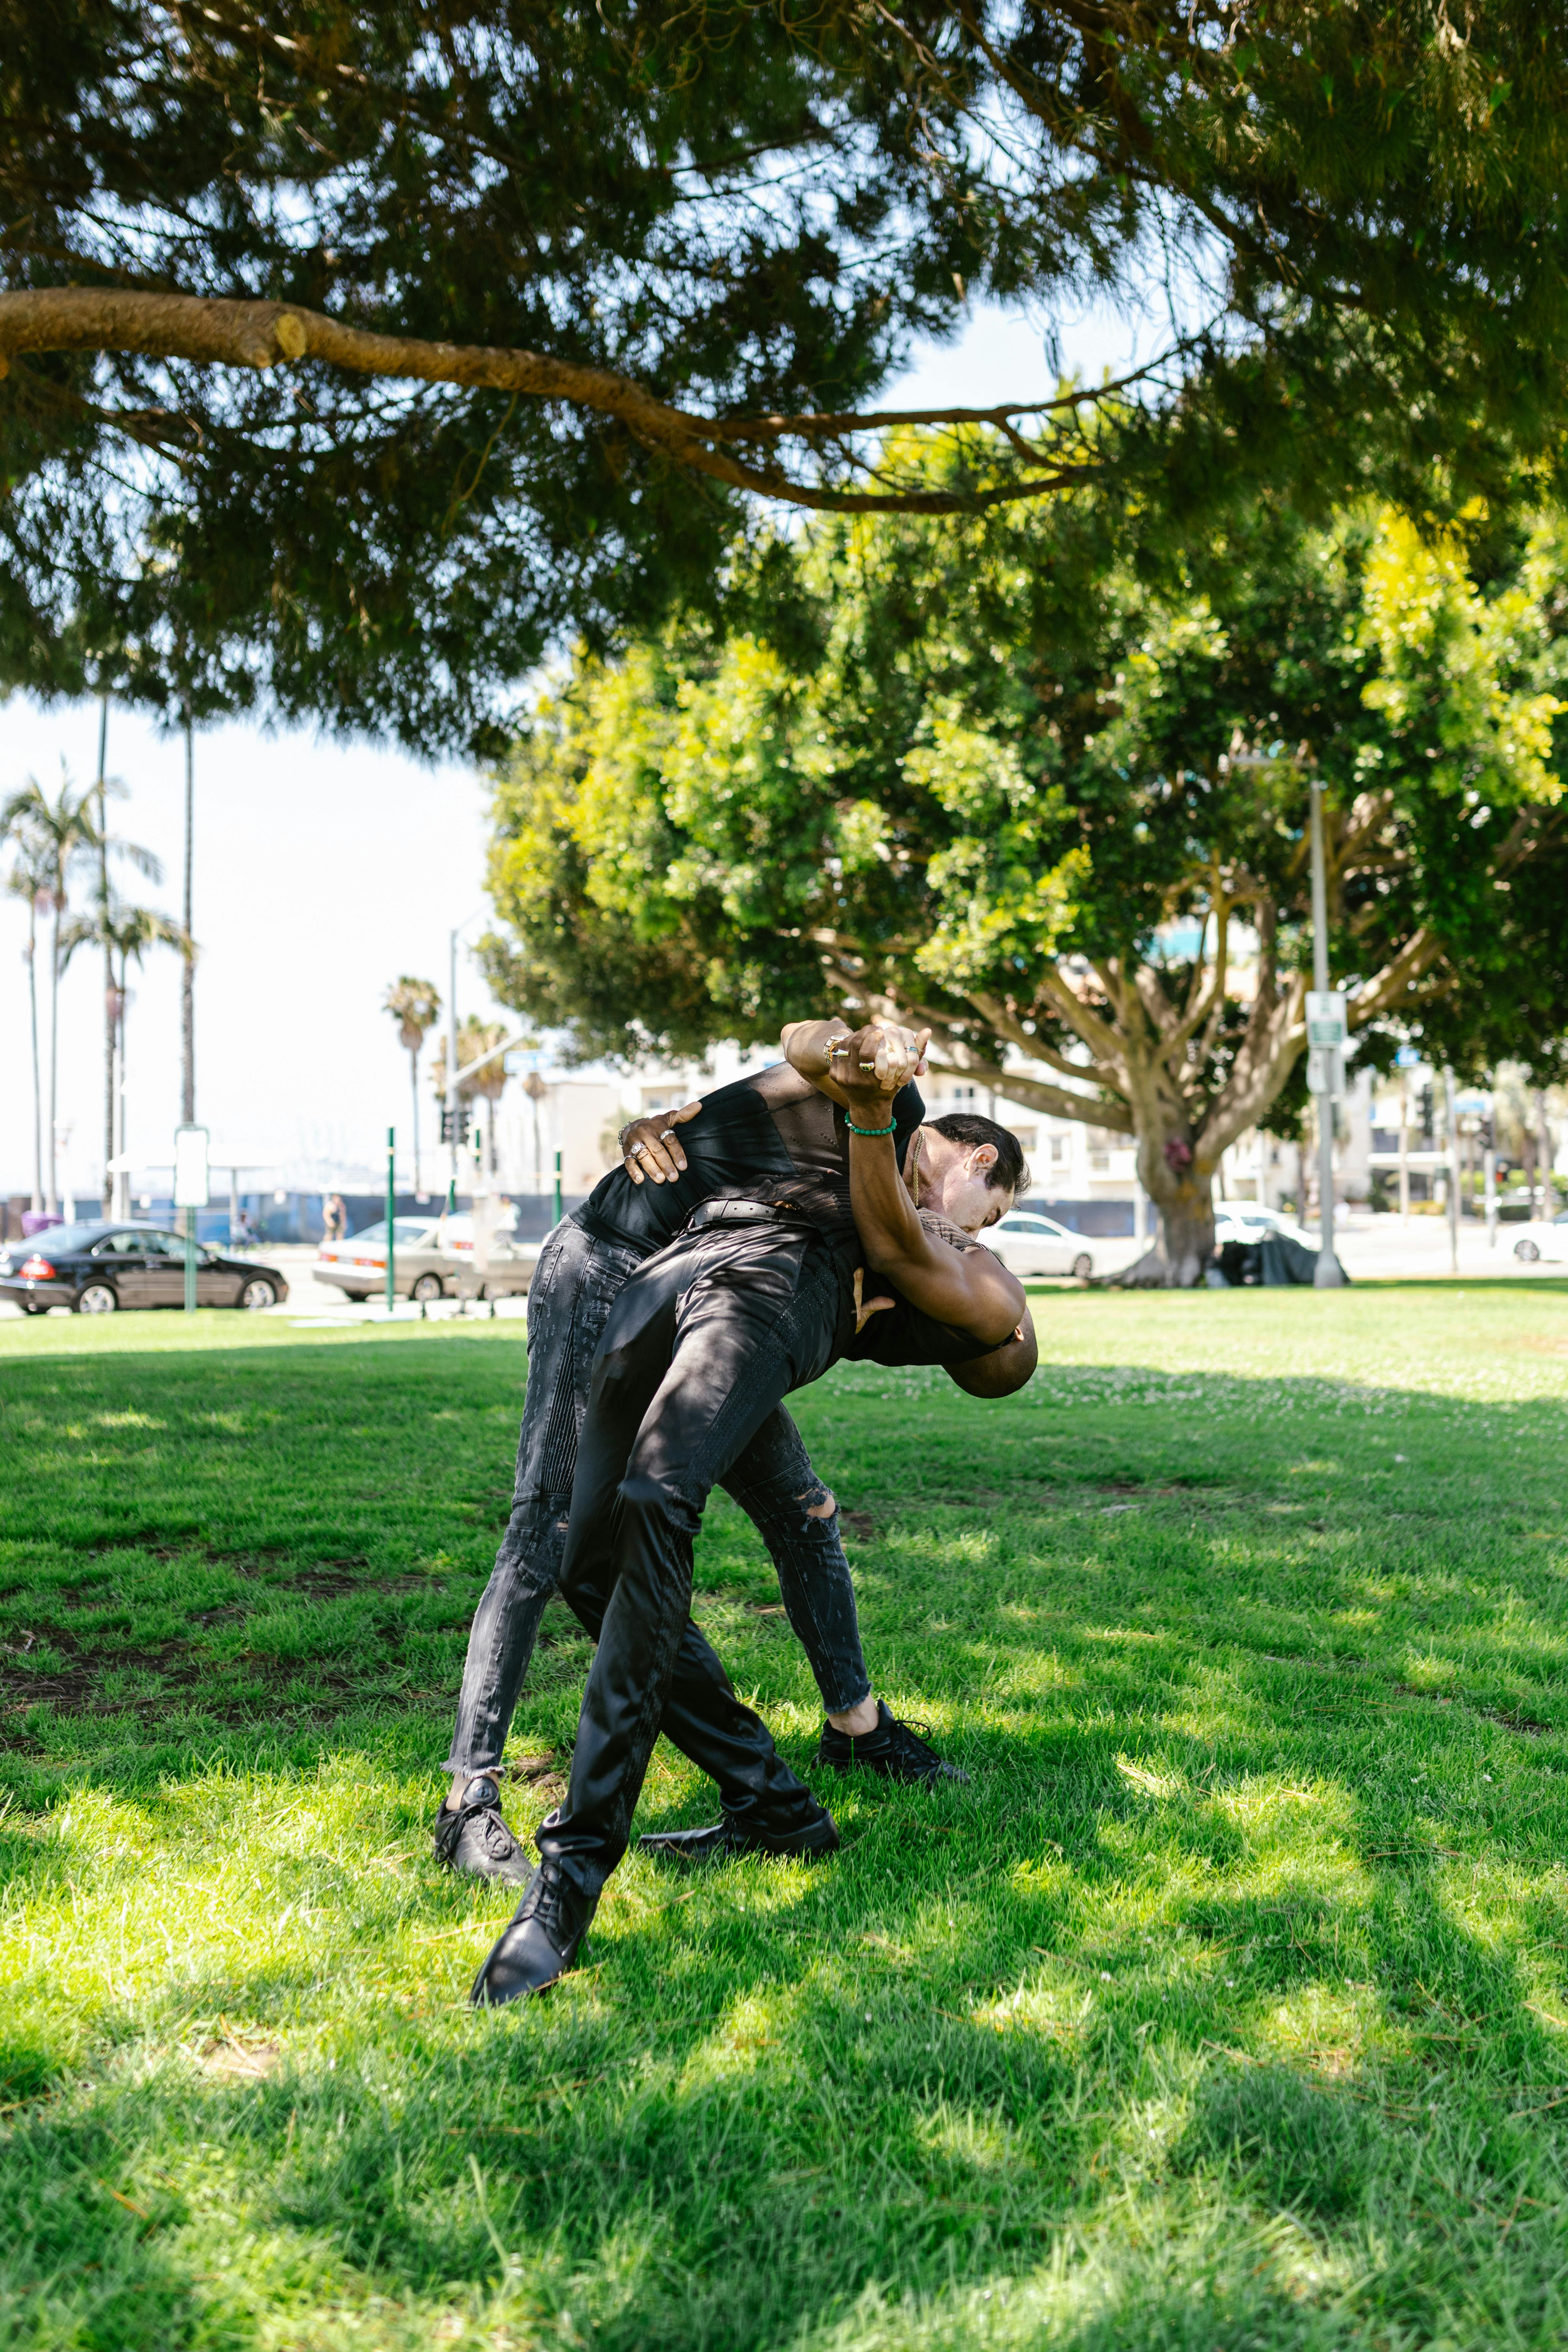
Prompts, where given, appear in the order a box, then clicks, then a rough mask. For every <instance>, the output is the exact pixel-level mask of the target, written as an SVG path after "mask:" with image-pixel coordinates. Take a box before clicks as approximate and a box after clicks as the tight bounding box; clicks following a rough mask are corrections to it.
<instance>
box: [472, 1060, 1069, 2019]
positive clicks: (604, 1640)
mask: <svg viewBox="0 0 1568 2352" xmlns="http://www.w3.org/2000/svg"><path fill="white" fill-rule="evenodd" d="M923 1042H924V1041H923V1038H921V1039H915V1038H912V1037H911V1036H910V1034H909V1033H908V1032H897V1031H890V1032H885V1031H879V1030H870V1031H867V1032H865V1033H863V1034H861V1035H860V1036H859V1037H857V1038H853V1039H852V1038H850V1037H849V1036H848V1035H847V1033H846V1032H844V1030H843V1027H842V1024H837V1023H833V1024H810V1026H809V1027H808V1028H805V1029H802V1028H796V1029H795V1031H793V1032H786V1052H787V1053H788V1055H789V1057H790V1061H791V1063H792V1064H794V1065H795V1072H794V1073H792V1072H791V1071H790V1070H784V1069H781V1070H776V1071H772V1072H767V1073H764V1078H765V1080H766V1081H767V1082H768V1083H767V1098H768V1100H769V1103H770V1108H771V1112H772V1115H773V1118H775V1120H778V1121H781V1122H783V1123H784V1124H785V1125H786V1126H787V1129H788V1132H789V1138H790V1150H789V1157H790V1159H791V1161H792V1163H793V1164H792V1169H791V1172H790V1174H789V1175H788V1176H784V1174H783V1173H782V1172H781V1173H780V1174H779V1175H776V1176H773V1177H769V1178H764V1179H761V1180H758V1181H753V1182H752V1184H751V1185H749V1186H748V1187H747V1188H746V1189H745V1191H744V1192H742V1191H740V1190H739V1189H736V1190H734V1191H731V1192H730V1193H729V1194H728V1195H727V1196H726V1197H723V1198H716V1199H712V1200H710V1201H709V1202H705V1203H704V1204H703V1205H702V1206H701V1207H700V1208H699V1209H698V1210H697V1211H696V1213H694V1215H693V1216H692V1218H691V1220H690V1222H689V1226H688V1228H687V1230H686V1232H685V1233H683V1234H681V1235H680V1237H679V1239H678V1240H676V1241H675V1242H673V1243H671V1244H670V1245H669V1246H668V1248H666V1249H665V1250H664V1251H663V1252H661V1253H660V1254H659V1255H658V1257H656V1258H653V1259H650V1260H649V1261H648V1263H647V1265H644V1266H643V1267H641V1268H640V1269H639V1270H638V1271H637V1273H636V1274H635V1275H634V1276H632V1277H631V1279H630V1280H629V1281H628V1282H627V1283H626V1286H625V1287H624V1288H623V1290H622V1291H621V1293H620V1296H619V1297H618V1298H617V1299H616V1304H615V1307H613V1309H612V1311H611V1314H610V1316H609V1318H608V1321H607V1323H606V1325H605V1335H604V1339H603V1340H602V1342H601V1344H600V1348H599V1352H598V1357H597V1360H596V1361H595V1368H594V1375H593V1382H592V1388H591V1391H590V1402H589V1412H588V1417H587V1421H586V1423H585V1425H584V1432H583V1439H582V1445H581V1451H580V1454H579V1460H578V1467H577V1475H576V1479H575V1481H574V1486H573V1493H572V1503H571V1511H570V1525H569V1529H568V1534H567V1540H566V1549H565V1556H564V1559H563V1567H562V1591H563V1596H564V1597H565V1598H566V1599H567V1600H568V1601H571V1603H572V1605H573V1606H574V1608H576V1609H577V1610H578V1613H579V1614H580V1615H582V1616H583V1617H584V1622H588V1621H590V1620H591V1619H593V1618H595V1617H596V1618H597V1619H598V1621H599V1622H598V1625H597V1632H598V1648H597V1651H596V1653H595V1660H594V1665H593V1669H592V1672H591V1673H590V1675H589V1678H588V1685H587V1690H586V1693H585V1695H584V1702H583V1708H582V1714H581V1717H580V1718H579V1723H578V1729H577V1739H576V1745H575V1748H574V1755H573V1762H572V1778H571V1785H570V1788H569V1790H568V1792H567V1797H566V1801H565V1803H564V1804H563V1806H562V1807H561V1808H560V1809H559V1810H558V1811H556V1812H553V1813H552V1814H551V1815H550V1816H549V1817H548V1818H547V1819H546V1821H545V1822H543V1823H542V1826H541V1828H540V1830H539V1832H538V1837H537V1843H538V1846H539V1850H540V1853H541V1855H542V1861H541V1863H540V1865H539V1867H538V1869H537V1870H536V1871H535V1873H534V1874H533V1877H532V1879H531V1882H530V1884H529V1886H528V1888H527V1891H526V1892H525V1894H524V1895H523V1898H522V1900H521V1903H520V1905H519V1906H518V1909H517V1912H516V1915H515V1916H514V1917H513V1919H512V1921H511V1923H510V1926H509V1927H508V1928H507V1929H506V1931H505V1932H504V1934H503V1935H502V1936H501V1937H500V1940H499V1942H498V1943H497V1945H496V1946H495V1948H494V1949H493V1950H492V1951H491V1953H490V1955H489V1958H488V1959H487V1960H486V1962H485V1965H484V1967H483V1968H482V1969H481V1970H480V1972H479V1980H478V1982H477V1983H476V1985H475V1989H474V1999H475V2000H476V2001H477V2002H486V2003H491V2004H494V2003H498V2002H502V2001H508V2000H515V1999H517V1998H518V1997H519V1996H520V1995H522V1994H525V1993H529V1992H533V1991H539V1990H542V1989H543V1988H544V1987H545V1986H547V1985H549V1984H552V1983H553V1982H554V1981H555V1980H556V1979H557V1978H558V1977H560V1976H561V1975H563V1973H564V1972H565V1970H566V1969H569V1968H571V1967H572V1966H573V1964H574V1959H575V1958H576V1954H577V1950H578V1948H579V1946H580V1944H581V1942H582V1938H583V1936H584V1933H585V1932H586V1929H587V1927H588V1923H589V1921H590V1920H591V1918H592V1916H593V1914H594V1911H595V1906H596V1904H597V1901H598V1897H599V1894H600V1891H601V1889H602V1887H603V1885H604V1883H605V1879H606V1878H607V1877H608V1875H609V1874H610V1872H611V1871H612V1870H613V1869H614V1868H615V1866H616V1863H617V1862H618V1861H619V1860H620V1858H621V1855H622V1854H623V1853H625V1851H626V1839H627V1836H628V1833H629V1830H630V1824H631V1818H632V1813H633V1810H634V1808H635V1806H636V1803H637V1797H638V1794H639V1793H640V1790H641V1788H642V1783H643V1780H644V1777H645V1775H646V1772H647V1763H648V1759H649V1757H650V1755H651V1753H652V1749H653V1744H654V1741H655V1739H656V1738H657V1737H658V1732H659V1730H660V1729H661V1727H662V1728H663V1729H664V1730H665V1731H666V1732H667V1733H668V1734H669V1735H670V1736H672V1737H676V1738H677V1743H678V1745H679V1746H681V1747H682V1748H686V1749H687V1752H688V1753H693V1752H694V1750H693V1748H692V1747H691V1744H690V1741H689V1738H687V1737H686V1736H685V1731H686V1728H687V1726H686V1725H685V1724H684V1723H683V1725H682V1727H681V1730H680V1732H679V1734H678V1733H677V1731H676V1729H675V1726H674V1724H673V1722H672V1709H671V1706H670V1702H671V1700H672V1698H674V1699H675V1700H676V1701H677V1703H678V1706H680V1705H683V1704H684V1700H683V1695H682V1690H681V1674H682V1660H683V1658H684V1657H685V1655H686V1654H687V1653H688V1651H689V1646H690V1643H691V1642H692V1640H693V1637H694V1629H693V1628H692V1627H691V1625H690V1622H689V1602H690V1593H691V1559H692V1545H693V1540H694V1538H695V1536H696V1533H697V1529H698V1527H699V1526H700V1520H701V1513H702V1508H703V1505H704V1503H705V1501H706V1499H707V1496H708V1494H709V1492H710V1489H711V1487H712V1486H713V1484H714V1483H715V1481H716V1479H718V1478H719V1477H720V1476H721V1475H722V1474H723V1472H724V1471H725V1469H726V1468H727V1467H728V1466H729V1465H730V1463H731V1462H732V1461H733V1460H734V1458H735V1457H736V1455H737V1454H738V1453H739V1452H740V1451H741V1449H742V1447H743V1446H744V1445H745V1444H746V1443H747V1441H748V1439H749V1438H750V1437H751V1435H752V1433H753V1432H754V1431H755V1430H756V1429H757V1428H758V1427H759V1426H760V1425H761V1423H762V1422H763V1420H764V1419H765V1418H766V1416H767V1415H768V1414H769V1413H770V1412H773V1411H774V1410H775V1409H776V1408H777V1406H778V1404H779V1402H780V1401H781V1400H782V1398H783V1397H784V1395H785V1394H787V1393H788V1391H790V1390H791V1389H794V1388H798V1387H800V1386H802V1385H804V1384H805V1382H807V1381H813V1380H816V1378H818V1377H819V1375H820V1374H821V1373H822V1372H823V1371H825V1370H826V1369H827V1367H828V1365H829V1364H831V1363H832V1362H834V1361H835V1360H837V1358H838V1357H839V1356H840V1355H841V1354H842V1353H843V1352H844V1351H845V1349H846V1347H847V1344H848V1342H849V1340H850V1339H851V1338H852V1336H853V1334H854V1331H855V1328H856V1323H857V1307H856V1290H857V1287H858V1285H857V1281H856V1276H857V1274H858V1269H859V1265H860V1259H861V1255H862V1245H863V1246H864V1255H865V1257H866V1260H867V1262H868V1264H869V1265H870V1266H871V1267H872V1268H873V1269H874V1270H875V1271H876V1272H878V1273H884V1274H886V1275H888V1276H889V1278H891V1279H892V1280H893V1281H894V1282H895V1283H896V1284H897V1286H898V1287H899V1289H900V1291H901V1292H902V1293H903V1294H904V1297H905V1299H906V1300H907V1301H908V1304H909V1308H910V1310H912V1311H913V1312H914V1313H916V1314H917V1315H920V1316H923V1317H924V1318H927V1319H928V1322H929V1326H930V1331H931V1333H933V1334H944V1335H945V1342H944V1349H943V1351H944V1352H945V1353H946V1355H947V1357H948V1359H949V1360H963V1359H964V1358H967V1359H969V1360H971V1361H973V1360H976V1359H986V1360H995V1359H996V1358H997V1357H998V1356H1011V1357H1012V1358H1014V1360H1015V1364H1016V1369H1015V1366H1014V1365H1009V1364H1004V1366H1003V1367H1002V1370H1001V1372H1000V1375H999V1377H998V1378H997V1379H996V1381H994V1385H993V1386H992V1392H993V1393H1005V1392H1006V1391H1007V1390H1008V1389H1009V1388H1011V1387H1016V1386H1021V1385H1022V1383H1023V1381H1025V1380H1026V1379H1027V1378H1028V1377H1029V1374H1030V1372H1031V1371H1032V1370H1033V1366H1034V1349H1033V1341H1032V1335H1031V1336H1030V1337H1029V1338H1027V1339H1026V1337H1025V1336H1024V1334H1025V1319H1026V1309H1025V1302H1024V1294H1023V1291H1022V1289H1021V1287H1020V1286H1019V1285H1018V1283H1017V1281H1016V1278H1015V1277H1014V1276H1012V1275H1010V1274H1009V1273H1008V1272H1007V1270H1006V1269H1005V1267H1004V1266H1003V1265H1001V1264H1000V1263H999V1262H998V1261H997V1260H996V1259H995V1258H994V1256H993V1255H992V1254H991V1253H990V1252H989V1251H988V1250H984V1249H981V1248H978V1247H976V1246H974V1245H973V1244H972V1242H971V1240H970V1234H971V1233H972V1232H973V1230H975V1229H977V1228H978V1227H979V1226H980V1225H981V1224H983V1223H987V1222H989V1214H988V1213H986V1212H985V1211H984V1210H983V1209H982V1210H981V1211H980V1213H978V1214H977V1213H976V1210H977V1207H978V1205H979V1204H978V1203H977V1202H975V1201H974V1200H973V1199H972V1198H968V1197H966V1196H965V1185H964V1182H963V1181H962V1180H959V1181H950V1182H949V1183H948V1184H946V1185H944V1186H943V1187H942V1191H943V1195H944V1207H946V1208H948V1209H952V1208H957V1209H958V1210H959V1211H960V1212H961V1213H960V1214H959V1215H958V1216H957V1217H955V1218H954V1219H953V1220H952V1224H951V1225H946V1226H945V1232H948V1233H952V1240H949V1239H947V1238H945V1237H944V1234H943V1233H942V1232H939V1233H935V1234H933V1232H932V1231H931V1223H928V1222H926V1221H923V1220H922V1218H921V1215H920V1213H919V1212H918V1211H917V1209H916V1206H915V1203H914V1201H913V1199H912V1197H911V1192H910V1189H909V1187H908V1186H907V1184H906V1182H905V1181H904V1179H903V1176H902V1173H901V1171H900V1162H899V1156H898V1152H897V1150H896V1148H895V1138H896V1135H897V1129H898V1122H897V1120H896V1119H895V1118H893V1117H892V1116H891V1110H892V1104H893V1100H894V1097H895V1096H896V1094H897V1093H898V1091H899V1089H900V1086H901V1085H902V1084H903V1083H904V1082H905V1081H906V1080H907V1078H908V1077H909V1076H910V1073H911V1072H912V1070H913V1069H914V1067H915V1066H917V1063H918V1060H919V1055H920V1052H921V1047H922V1045H923ZM795 1073H799V1074H803V1075H804V1076H805V1077H807V1078H808V1079H809V1081H810V1084H809V1086H803V1085H802V1084H801V1082H800V1076H797V1075H795ZM814 1094H815V1097H816V1098H815V1100H814V1098H813V1097H814ZM824 1097H826V1098H827V1099H824ZM835 1100H836V1101H837V1103H839V1104H840V1105H841V1106H843V1107H844V1108H847V1112H848V1118H847V1122H846V1121H845V1120H844V1119H843V1118H840V1117H838V1116H837V1115H836V1114H835V1112H834V1110H833V1109H832V1108H831V1103H832V1101H835ZM977 1183H978V1190H979V1192H981V1194H982V1195H984V1192H990V1191H993V1190H994V1189H995V1188H994V1187H992V1186H990V1185H988V1184H986V1182H985V1181H984V1173H982V1174H981V1175H980V1176H979V1177H978V1180H977ZM1011 1197H1012V1192H1011V1187H1009V1188H1008V1189H1007V1191H1006V1192H1005V1194H1004V1196H1003V1205H1004V1206H1005V1203H1006V1202H1007V1201H1009V1200H1010V1199H1011ZM963 1212H967V1214H965V1213H963ZM931 1222H932V1223H935V1222H940V1221H936V1220H932V1221H931ZM857 1229H858V1230H857ZM927 1360H929V1358H928V1359H927ZM696 1638H698V1639H700V1637H696ZM723 1687H724V1691H725V1693H726V1694H727V1695H728V1698H729V1702H730V1706H731V1708H733V1709H734V1710H736V1712H737V1714H738V1715H740V1716H743V1717H746V1718H747V1721H748V1722H749V1724H750V1725H751V1726H752V1727H753V1729H752V1738H753V1741H756V1740H757V1739H758V1738H759V1737H760V1740H761V1742H763V1743H765V1753H766V1757H767V1759H768V1761H769V1773H770V1775H771V1777H770V1778H769V1779H768V1781H767V1785H766V1786H765V1788H764V1787H763V1786H762V1783H761V1782H758V1783H756V1784H755V1785H756V1786H757V1787H758V1789H759V1791H760V1794H761V1803H760V1806H759V1808H758V1811H759V1813H760V1816H761V1821H762V1825H763V1827H764V1829H765V1827H766V1826H767V1825H768V1824H769V1823H771V1822H777V1823H778V1824H779V1830H780V1834H779V1835H778V1836H777V1837H776V1839H770V1838H767V1837H765V1836H764V1837H753V1838H752V1839H750V1840H748V1841H747V1842H748V1843H753V1844H757V1843H770V1844H772V1845H773V1850H775V1851H793V1852H797V1853H798V1852H805V1851H812V1850H816V1851H822V1850H825V1849H826V1847H828V1846H829V1845H832V1844H836V1843H837V1832H834V1831H833V1828H832V1823H831V1821H830V1820H829V1819H828V1817H827V1816H826V1814H825V1813H824V1812H823V1811H822V1809H821V1808H820V1807H816V1805H815V1801H814V1800H812V1799H811V1798H810V1795H809V1792H808V1791H806V1790H805V1789H804V1787H803V1784H801V1783H800V1782H799V1781H798V1780H796V1779H795V1775H794V1774H793V1773H791V1772H790V1771H789V1768H788V1767H787V1766H785V1765H784V1762H783V1759H781V1758H779V1757H778V1756H777V1754H776V1751H775V1750H773V1746H772V1741H771V1739H768V1738H767V1735H766V1731H765V1727H763V1726H762V1725H761V1724H760V1720H759V1718H757V1717H754V1716H752V1715H751V1713H750V1710H748V1709H741V1708H740V1707H739V1703H738V1702H737V1701H735V1700H734V1697H733V1694H732V1692H730V1691H729V1686H728V1683H727V1681H726V1682H725V1683H724V1685H723ZM698 1711H699V1712H700V1708H699V1710H698ZM803 1801H804V1806H803ZM804 1807H810V1808H811V1810H812V1811H813V1812H815V1814H816V1817H817V1819H816V1836H815V1838H813V1837H812V1836H811V1834H810V1830H811V1827H812V1824H810V1823H809V1822H803V1823H802V1824H801V1828H800V1831H798V1832H796V1833H795V1834H790V1832H791V1830H792V1828H793V1826H794V1824H795V1817H796V1815H797V1814H799V1813H801V1812H802V1811H803V1810H804ZM728 1809H729V1800H728V1797H727V1798H726V1810H727V1811H728ZM724 1830H725V1825H724V1824H723V1823H721V1824H720V1826H719V1829H718V1830H717V1831H716V1832H696V1833H695V1835H694V1836H693V1834H692V1833H687V1834H686V1837H685V1838H684V1839H683V1838H682V1836H681V1833H679V1832H677V1833H675V1834H674V1835H673V1836H670V1835H666V1836H664V1837H656V1838H653V1839H650V1840H648V1841H647V1843H649V1844H650V1845H652V1846H654V1847H656V1848H658V1847H663V1848H666V1849H670V1850H677V1851H679V1849H680V1847H681V1845H682V1844H683V1843H684V1844H687V1845H689V1844H691V1843H700V1841H703V1840H707V1841H709V1842H710V1843H717V1842H721V1841H722V1840H723V1838H724Z"/></svg>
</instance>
